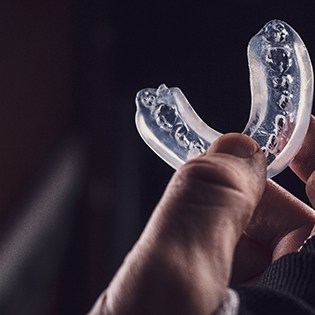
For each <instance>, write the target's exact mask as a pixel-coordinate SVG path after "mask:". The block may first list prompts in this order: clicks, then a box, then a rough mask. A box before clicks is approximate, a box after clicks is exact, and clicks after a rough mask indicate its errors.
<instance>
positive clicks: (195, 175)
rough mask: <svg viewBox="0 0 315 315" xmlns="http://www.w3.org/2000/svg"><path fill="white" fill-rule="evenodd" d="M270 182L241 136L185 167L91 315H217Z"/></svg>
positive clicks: (259, 159) (259, 154)
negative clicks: (244, 235) (242, 238)
mask: <svg viewBox="0 0 315 315" xmlns="http://www.w3.org/2000/svg"><path fill="white" fill-rule="evenodd" d="M265 178H266V165H265V158H264V156H263V154H262V152H261V151H260V149H259V148H258V146H257V144H256V143H255V142H254V141H253V140H251V139H250V138H248V137H246V136H243V135H238V134H230V135H226V136H223V137H222V138H220V139H219V140H218V141H216V142H215V143H214V144H213V145H212V146H211V148H210V149H209V150H208V152H207V153H206V154H205V155H203V156H201V157H199V158H197V159H194V160H191V161H190V162H188V163H186V164H185V165H184V166H183V167H182V168H181V169H180V170H179V171H178V172H176V173H175V175H174V176H173V178H172V179H171V181H170V183H169V185H168V187H167V189H166V191H165V194H164V195H163V197H162V199H161V201H160V202H159V204H158V206H157V207H156V209H155V211H154V213H153V215H152V217H151V219H150V220H149V223H148V224H147V226H146V228H145V230H144V232H143V233H142V236H141V237H140V239H139V241H138V242H137V243H136V245H135V246H134V248H133V249H132V250H131V252H130V253H129V255H128V256H127V258H126V259H125V261H124V263H123V265H122V267H121V268H120V269H119V271H118V273H117V274H116V276H115V278H114V279H113V281H112V283H111V284H110V286H109V288H108V289H107V291H106V293H105V294H104V295H103V296H102V297H101V298H100V299H99V300H98V302H97V304H96V306H95V308H94V310H93V311H92V313H91V314H115V315H118V314H124V315H126V314H183V315H184V314H211V312H213V311H214V310H215V309H216V308H217V307H218V306H219V305H220V304H221V302H222V300H223V299H224V297H225V294H226V289H227V286H228V285H229V280H230V274H231V269H232V262H233V254H234V248H235V246H236V244H237V242H238V240H239V238H240V236H241V234H242V231H243V230H244V228H245V227H246V226H247V224H248V222H249V221H250V219H251V217H252V214H253V212H254V209H255V208H256V206H257V204H258V202H259V200H260V198H261V196H262V194H263V191H264V186H265V181H266V180H265ZM101 310H103V312H104V313H102V311H101Z"/></svg>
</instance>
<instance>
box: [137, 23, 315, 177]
mask: <svg viewBox="0 0 315 315" xmlns="http://www.w3.org/2000/svg"><path fill="white" fill-rule="evenodd" d="M248 64H249V71H250V86H251V95H252V104H251V113H250V117H249V121H248V123H247V125H246V127H245V129H244V131H243V133H244V134H246V135H248V136H250V137H251V138H253V139H254V140H255V141H256V142H257V143H258V144H259V146H260V147H261V149H262V150H263V152H264V154H265V156H266V158H267V163H268V168H267V176H268V177H269V178H271V177H273V176H275V175H277V174H278V173H280V172H281V171H282V170H283V169H284V168H286V167H287V166H288V164H289V163H290V162H291V161H292V159H293V158H294V156H295V155H296V154H297V152H298V151H299V149H300V147H301V145H302V143H303V140H304V137H305V135H306V132H307V129H308V125H309V121H310V114H311V109H312V100H313V70H312V65H311V61H310V58H309V55H308V52H307V49H306V47H305V45H304V43H303V42H302V40H301V38H300V37H299V35H298V34H297V33H296V32H295V31H294V30H293V29H292V28H291V27H290V26H289V25H288V24H286V23H285V22H282V21H279V20H272V21H270V22H269V23H267V24H266V25H265V26H264V27H263V29H262V30H261V31H260V32H259V33H258V34H256V35H255V36H254V37H253V38H252V39H251V40H250V42H249V45H248ZM136 104H137V112H136V125H137V128H138V131H139V133H140V135H141V136H142V138H143V139H144V141H145V142H146V143H147V144H148V145H149V146H150V147H151V149H152V150H153V151H154V152H155V153H156V154H158V155H159V156H160V157H161V158H162V159H164V160H165V161H166V162H167V163H168V164H169V165H171V166H172V167H173V168H175V169H177V168H178V167H180V166H181V165H182V164H184V163H185V162H186V161H187V160H189V159H191V158H194V157H196V156H198V155H199V154H201V153H203V152H205V151H206V150H207V148H208V147H209V146H210V145H211V143H212V142H213V141H214V140H215V139H217V138H218V137H219V136H221V133H219V132H217V131H216V130H214V129H212V128H211V127H209V126H207V124H206V123H205V122H203V121H202V120H201V119H200V118H199V116H198V115H197V114H196V113H195V111H194V109H193V108H192V107H191V105H190V104H189V102H188V101H187V99H186V98H185V96H184V94H183V93H182V92H181V90H180V89H179V88H167V87H166V85H164V84H162V85H161V86H160V87H159V88H158V89H151V88H147V89H143V90H141V91H139V92H138V94H137V96H136Z"/></svg>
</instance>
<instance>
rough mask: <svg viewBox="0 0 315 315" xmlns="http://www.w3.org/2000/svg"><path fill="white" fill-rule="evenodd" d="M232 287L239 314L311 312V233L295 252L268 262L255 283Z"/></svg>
mask: <svg viewBox="0 0 315 315" xmlns="http://www.w3.org/2000/svg"><path fill="white" fill-rule="evenodd" d="M234 289H235V290H236V291H237V292H238V294H239V298H240V306H239V314H241V315H243V314H244V315H247V314H277V315H278V314H314V315H315V236H313V237H312V238H310V239H309V240H307V242H306V243H305V244H304V246H303V247H302V249H301V250H300V251H299V252H297V253H291V254H288V255H285V256H283V257H281V258H280V259H278V260H277V261H276V262H274V263H273V264H272V265H270V267H269V268H268V269H267V270H266V271H265V273H264V274H263V275H262V277H261V279H260V281H259V283H258V285H256V286H241V287H237V288H234Z"/></svg>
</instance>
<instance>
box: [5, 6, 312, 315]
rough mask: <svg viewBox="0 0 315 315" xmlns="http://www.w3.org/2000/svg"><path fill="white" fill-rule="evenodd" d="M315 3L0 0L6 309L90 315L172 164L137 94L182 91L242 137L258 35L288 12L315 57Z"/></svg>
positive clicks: (293, 182)
mask: <svg viewBox="0 0 315 315" xmlns="http://www.w3.org/2000/svg"><path fill="white" fill-rule="evenodd" d="M313 3H314V2H313V1H311V0H299V1H276V0H274V1H262V0H231V1H227V0H220V1H187V2H184V1H181V2H180V1H164V0H162V1H155V2H150V1H119V0H118V1H106V0H89V1H88V0H78V1H72V0H65V1H61V0H60V1H57V0H56V1H52V0H46V1H39V0H38V1H36V0H30V1H1V3H0V34H1V35H0V41H1V51H0V106H1V113H0V148H1V154H0V174H1V175H0V188H1V194H0V215H1V221H0V313H1V314H34V315H37V314H41V315H44V314H45V315H46V314H47V315H50V314H84V313H86V312H87V311H88V310H89V308H90V307H91V306H92V304H93V302H94V301H95V299H96V298H97V296H98V295H99V294H100V293H101V291H102V290H103V289H104V288H105V287H106V286H107V284H108V282H109V281H110V279H111V278H112V276H113V274H114V272H115V270H116V269H117V268H118V266H119V265H120V263H121V262H122V260H123V257H124V256H125V254H126V253H127V251H128V250H129V249H130V248H131V246H132V244H133V243H134V242H135V240H136V239H137V237H138V236H139V234H140V233H141V230H142V229H143V227H144V225H145V223H146V222H147V220H148V218H149V216H150V214H151V212H152V210H153V208H154V206H155V204H156V203H157V201H158V200H159V198H160V196H161V194H162V192H163V189H164V187H165V185H166V184H167V182H168V180H169V178H170V177H171V175H172V173H173V170H172V169H171V168H170V167H169V166H168V165H166V164H165V163H164V162H162V160H160V159H159V158H158V157H157V156H156V155H155V154H154V153H153V152H152V151H151V150H150V149H149V148H148V147H147V146H146V145H145V144H144V142H142V140H141V139H140V137H139V135H138V134H137V131H136V128H135V124H134V113H135V104H134V98H135V94H136V92H137V91H138V90H140V89H142V88H145V87H157V86H158V85H159V84H161V83H165V84H166V85H167V86H170V87H171V86H178V87H180V88H181V89H182V90H183V92H184V93H185V95H186V97H187V98H188V100H189V101H190V102H191V104H192V105H193V106H194V108H195V109H196V111H197V112H198V114H199V115H200V116H201V117H202V118H203V119H204V120H205V121H206V122H207V123H208V124H209V125H211V126H212V127H214V128H215V129H217V130H218V131H221V132H223V133H226V132H230V131H232V132H241V131H242V130H243V128H244V126H245V124H246V122H247V119H248V115H249V110H250V91H249V78H248V67H247V56H246V48H247V44H248V41H249V39H250V38H251V37H252V36H253V35H254V34H255V33H257V32H258V31H259V30H260V29H261V28H262V26H263V25H264V24H265V23H266V22H268V21H269V20H271V19H274V18H277V19H283V20H284V21H286V22H288V23H289V24H290V25H291V26H292V27H293V28H295V29H296V30H297V31H298V33H299V34H300V35H301V37H302V38H303V40H304V42H305V44H306V46H307V47H308V49H309V52H310V55H311V58H312V59H314V56H315V38H314V35H313V26H314V21H315V13H314V10H313V9H314V4H313ZM275 180H276V181H278V182H279V183H281V184H283V185H284V186H285V187H286V188H287V189H288V190H289V191H291V192H293V193H294V194H295V195H297V196H298V197H299V198H302V199H303V200H305V201H306V202H307V200H306V198H305V194H304V187H303V185H302V184H301V183H300V182H299V181H298V180H297V178H296V177H295V176H294V175H293V174H292V173H291V172H290V170H286V171H285V172H283V173H282V174H281V175H279V176H277V177H276V178H275Z"/></svg>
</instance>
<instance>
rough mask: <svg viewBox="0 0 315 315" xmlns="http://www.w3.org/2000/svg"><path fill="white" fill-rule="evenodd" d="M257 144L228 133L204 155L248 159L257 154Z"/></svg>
mask: <svg viewBox="0 0 315 315" xmlns="http://www.w3.org/2000/svg"><path fill="white" fill-rule="evenodd" d="M259 150H260V148H259V146H258V144H257V143H256V142H255V141H254V140H253V139H251V138H249V137H248V136H245V135H242V134H238V133H229V134H226V135H224V136H222V137H220V138H219V139H217V140H216V141H215V142H214V143H213V144H212V145H211V146H210V148H209V150H208V151H207V153H206V156H207V155H210V154H211V153H226V154H230V155H233V156H236V157H240V158H244V159H246V158H250V157H251V156H253V155H254V154H255V153H257V152H259Z"/></svg>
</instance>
